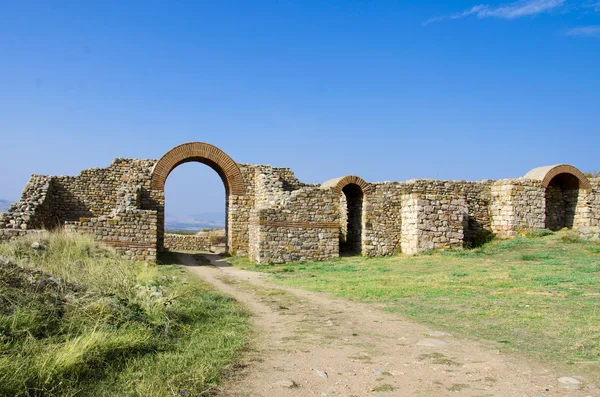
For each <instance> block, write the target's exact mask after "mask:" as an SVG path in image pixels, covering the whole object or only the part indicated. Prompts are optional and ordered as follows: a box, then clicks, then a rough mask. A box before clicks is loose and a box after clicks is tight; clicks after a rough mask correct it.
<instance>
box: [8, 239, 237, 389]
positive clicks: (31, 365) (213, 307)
mask: <svg viewBox="0 0 600 397" xmlns="http://www.w3.org/2000/svg"><path fill="white" fill-rule="evenodd" d="M0 258H1V259H0V395H6V396H9V395H10V396H30V395H44V396H72V395H78V396H82V395H83V396H85V395H90V396H92V395H93V396H103V395H104V396H109V395H110V396H113V395H143V396H168V395H182V394H183V395H188V396H194V395H205V393H206V392H207V391H208V390H210V388H211V387H212V386H214V385H215V384H216V382H217V381H218V380H219V378H220V377H221V376H222V374H223V371H224V370H225V369H226V368H227V367H228V366H230V365H231V363H232V362H233V360H234V359H235V357H236V355H237V354H238V353H239V352H240V350H241V349H242V348H243V346H244V345H245V340H246V336H247V334H248V330H249V323H248V316H247V314H246V313H245V312H244V311H243V310H242V309H241V308H240V307H239V306H238V304H237V303H236V302H234V301H233V300H231V299H230V298H227V297H224V296H222V295H220V294H218V293H216V292H214V291H213V290H211V289H210V288H208V287H207V286H206V285H205V284H204V283H202V282H201V281H200V280H199V279H197V278H195V277H193V276H189V277H188V274H187V272H186V271H185V270H184V269H182V268H181V267H179V266H177V265H176V261H175V260H174V258H173V257H166V258H165V259H166V261H165V262H167V263H166V264H164V265H160V266H156V265H151V264H147V263H143V262H138V261H132V260H127V259H123V258H122V257H120V256H118V255H116V254H115V253H114V252H113V251H111V250H109V249H106V248H102V247H100V246H98V245H97V244H96V243H95V242H94V241H93V240H92V239H91V238H89V237H83V236H78V235H69V234H51V235H49V236H48V237H45V238H43V239H39V240H32V239H23V240H17V241H13V242H11V243H8V244H2V245H0Z"/></svg>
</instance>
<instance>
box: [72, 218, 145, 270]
mask: <svg viewBox="0 0 600 397" xmlns="http://www.w3.org/2000/svg"><path fill="white" fill-rule="evenodd" d="M156 219H157V217H156V211H149V210H140V209H127V210H125V211H124V212H118V213H115V214H112V215H102V216H100V217H97V218H81V219H80V220H79V221H67V222H65V230H67V231H72V232H77V233H83V234H89V235H92V236H94V238H95V239H96V240H98V241H100V242H102V243H104V244H107V245H109V246H112V247H114V248H115V249H116V250H117V252H120V253H122V254H124V255H127V256H130V257H134V258H137V259H141V260H148V261H154V260H156V232H157V228H156Z"/></svg>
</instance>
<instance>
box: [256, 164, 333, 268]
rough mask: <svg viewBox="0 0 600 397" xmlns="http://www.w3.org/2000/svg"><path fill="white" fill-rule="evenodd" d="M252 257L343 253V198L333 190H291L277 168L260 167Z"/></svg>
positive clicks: (266, 259) (270, 259)
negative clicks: (340, 234)
mask: <svg viewBox="0 0 600 397" xmlns="http://www.w3.org/2000/svg"><path fill="white" fill-rule="evenodd" d="M254 181H255V184H254V187H255V188H254V195H255V199H254V202H255V208H254V209H253V210H252V211H251V214H250V226H249V227H250V236H249V237H250V246H249V257H250V259H251V260H253V261H255V262H257V263H286V262H291V261H315V260H325V259H330V258H334V257H337V256H338V255H339V197H338V196H337V195H336V194H335V193H334V192H333V190H332V189H321V188H320V187H302V188H300V189H298V190H294V191H289V190H287V189H286V187H285V185H284V183H283V181H282V180H281V179H280V177H279V175H278V174H277V172H276V171H275V170H273V171H272V170H269V169H264V168H257V169H256V170H255V178H254Z"/></svg>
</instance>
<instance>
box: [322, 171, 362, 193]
mask: <svg viewBox="0 0 600 397" xmlns="http://www.w3.org/2000/svg"><path fill="white" fill-rule="evenodd" d="M350 184H354V185H357V186H358V187H360V189H361V190H362V192H363V194H365V195H366V194H369V193H370V192H371V185H369V184H368V183H367V182H366V181H365V180H364V179H362V178H361V177H358V176H356V175H346V176H343V177H340V178H335V179H330V180H328V181H327V182H325V183H323V184H322V185H321V188H324V189H325V188H333V191H334V192H336V193H342V190H343V189H344V188H345V187H346V186H348V185H350Z"/></svg>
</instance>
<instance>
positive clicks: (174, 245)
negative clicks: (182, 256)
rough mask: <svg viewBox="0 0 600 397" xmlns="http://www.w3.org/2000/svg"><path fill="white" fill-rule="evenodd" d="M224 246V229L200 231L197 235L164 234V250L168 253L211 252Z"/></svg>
mask: <svg viewBox="0 0 600 397" xmlns="http://www.w3.org/2000/svg"><path fill="white" fill-rule="evenodd" d="M224 245H225V229H211V230H202V231H200V232H198V233H197V234H193V235H183V234H175V233H165V248H166V249H167V250H169V251H212V250H213V247H221V246H224Z"/></svg>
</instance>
